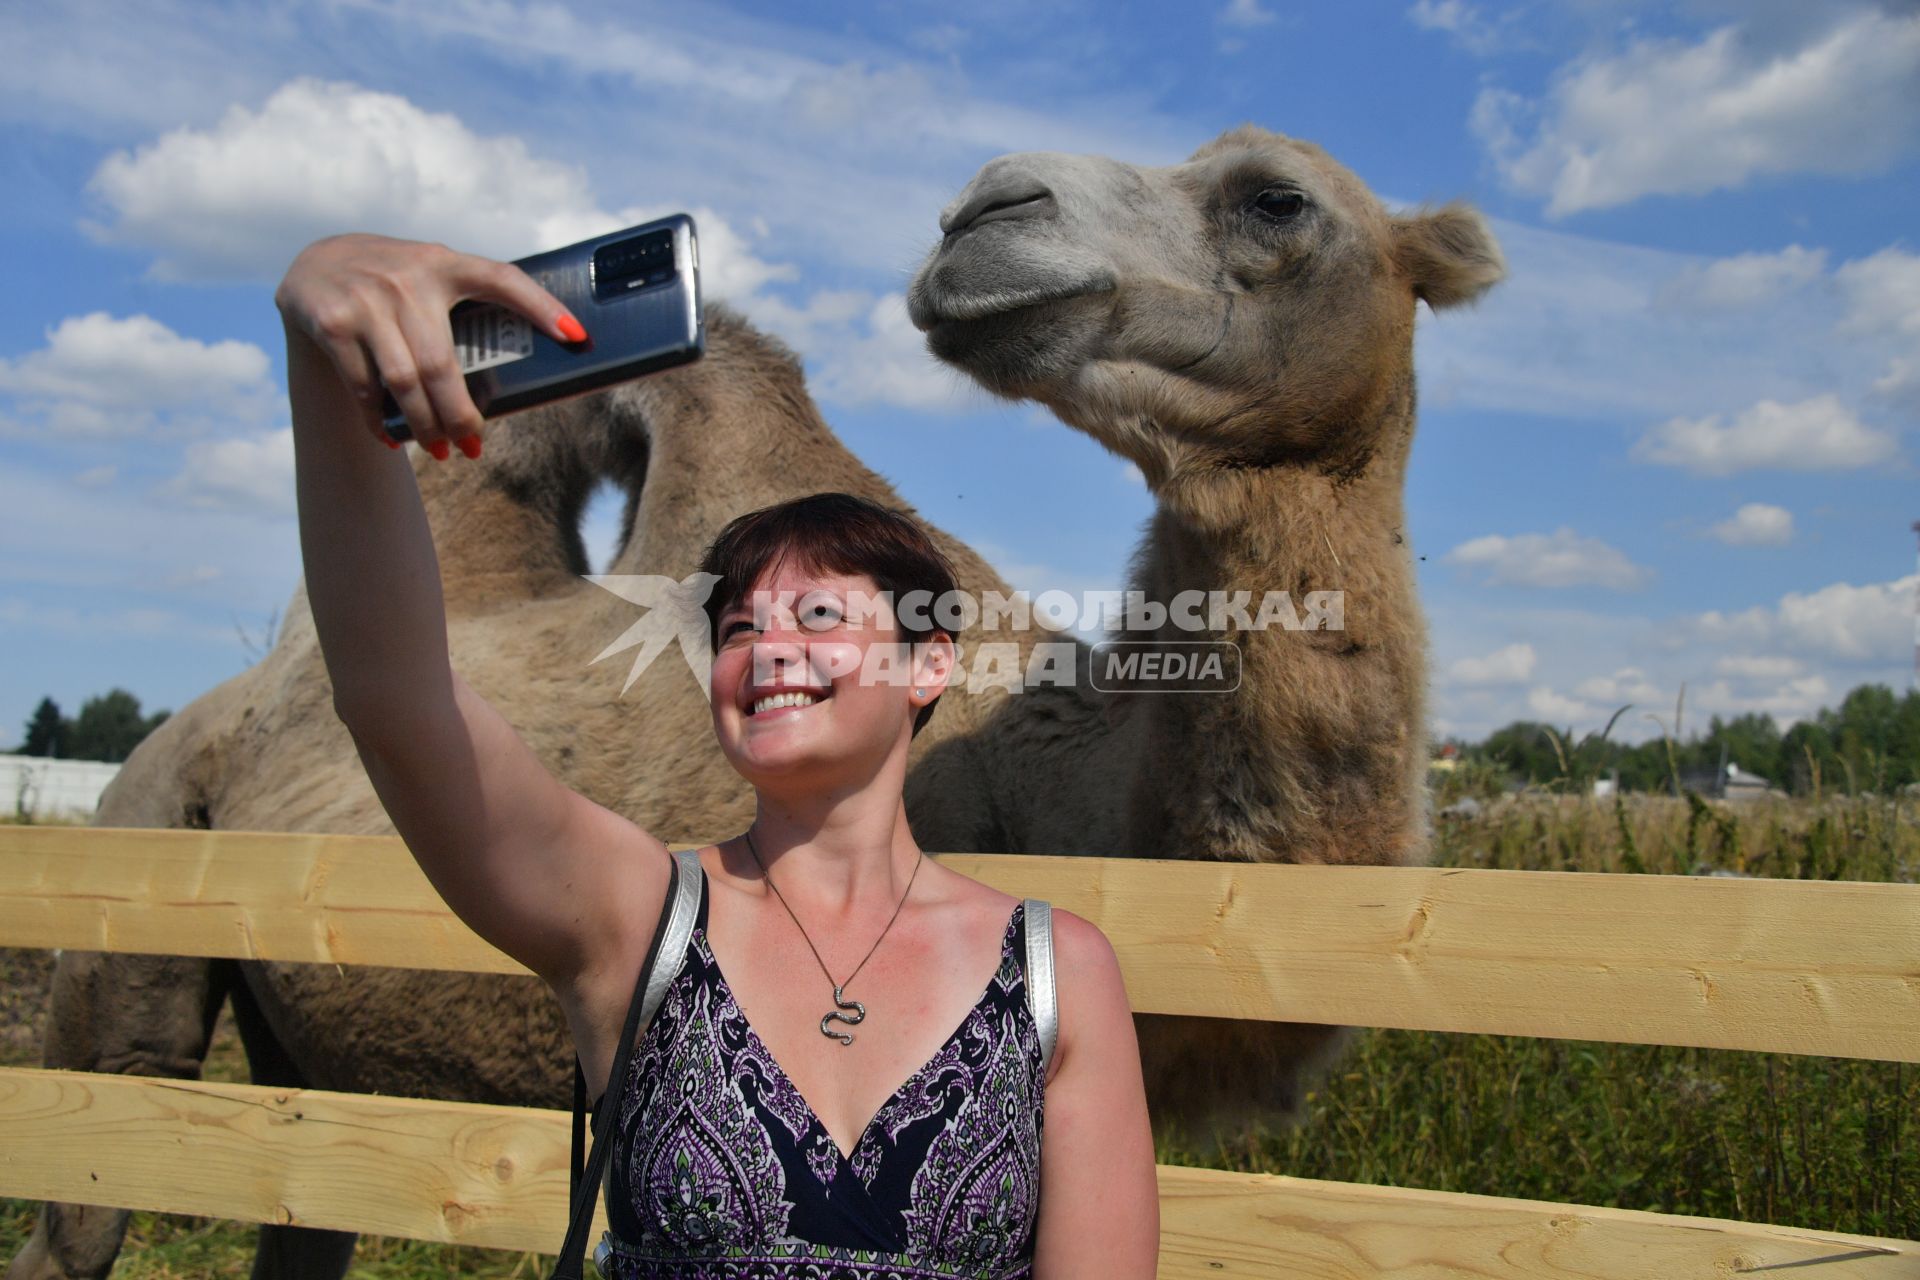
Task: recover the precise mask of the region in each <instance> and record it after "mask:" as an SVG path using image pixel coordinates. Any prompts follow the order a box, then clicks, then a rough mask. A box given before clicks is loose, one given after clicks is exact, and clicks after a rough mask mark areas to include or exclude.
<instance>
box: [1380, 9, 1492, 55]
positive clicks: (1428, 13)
mask: <svg viewBox="0 0 1920 1280" xmlns="http://www.w3.org/2000/svg"><path fill="white" fill-rule="evenodd" d="M1518 17H1519V13H1518V12H1517V11H1509V12H1507V13H1504V14H1501V15H1500V16H1499V17H1497V18H1489V17H1488V16H1487V14H1486V11H1485V10H1483V9H1482V8H1481V7H1480V6H1479V5H1475V4H1469V3H1467V0H1414V3H1413V5H1412V6H1411V7H1410V8H1408V10H1407V20H1408V21H1409V22H1411V23H1413V25H1414V26H1416V27H1419V28H1421V29H1422V30H1426V31H1444V32H1445V33H1446V34H1447V35H1448V36H1449V37H1450V38H1451V39H1452V40H1453V42H1454V43H1455V44H1457V45H1459V46H1460V47H1461V48H1462V49H1465V50H1466V51H1467V52H1468V53H1473V54H1480V55H1485V54H1490V53H1494V52H1497V51H1498V50H1500V49H1501V48H1502V47H1504V46H1506V45H1508V44H1510V43H1511V42H1512V41H1513V36H1512V29H1513V24H1514V22H1515V20H1516V19H1517V18H1518Z"/></svg>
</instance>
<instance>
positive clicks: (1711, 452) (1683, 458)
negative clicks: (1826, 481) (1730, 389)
mask: <svg viewBox="0 0 1920 1280" xmlns="http://www.w3.org/2000/svg"><path fill="white" fill-rule="evenodd" d="M1897 451H1898V446H1897V445H1896V444H1895V442H1894V439H1893V437H1892V436H1890V435H1888V434H1886V433H1885V432H1882V431H1876V430H1874V429H1873V428H1871V427H1869V426H1867V425H1865V424H1864V423H1862V422H1861V421H1860V419H1859V418H1857V417H1855V416H1854V413H1853V411H1852V410H1851V409H1849V408H1847V407H1846V406H1845V405H1843V404H1841V403H1840V398H1839V397H1838V396H1835V395H1822V396H1815V397H1814V398H1813V399H1811V400H1803V401H1801V402H1800V403H1798V404H1780V403H1778V402H1776V401H1773V400H1762V401H1761V402H1760V403H1758V404H1756V405H1754V406H1752V407H1751V408H1749V409H1745V410H1743V411H1741V413H1740V414H1739V416H1738V417H1736V418H1735V419H1734V420H1733V421H1732V422H1730V423H1728V424H1726V425H1725V426H1722V425H1721V422H1720V417H1719V415H1717V414H1713V415H1709V416H1707V417H1704V418H1673V419H1670V420H1668V421H1667V422H1664V423H1662V424H1661V425H1660V426H1657V427H1655V428H1653V430H1651V431H1649V432H1647V433H1646V434H1645V435H1644V436H1642V437H1641V438H1640V439H1639V440H1638V441H1636V442H1635V443H1634V446H1633V456H1634V457H1635V458H1636V459H1638V460H1640V461H1642V462H1656V463H1660V464H1661V465H1663V466H1670V467H1685V468H1686V469H1687V470H1689V471H1694V472H1698V473H1701V474H1703V475H1730V474H1732V473H1733V472H1735V471H1746V470H1750V469H1752V468H1755V467H1772V468H1778V469H1781V470H1786V471H1835V470H1847V469H1850V468H1854V467H1865V466H1871V465H1873V464H1874V463H1877V462H1884V461H1886V460H1887V459H1889V458H1891V457H1893V456H1894V454H1895V453H1896V452H1897Z"/></svg>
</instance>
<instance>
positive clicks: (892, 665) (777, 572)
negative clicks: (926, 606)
mask: <svg viewBox="0 0 1920 1280" xmlns="http://www.w3.org/2000/svg"><path fill="white" fill-rule="evenodd" d="M891 605H892V602H891V601H888V600H884V599H882V598H881V596H880V590H879V587H878V586H877V585H875V583H874V581H873V579H871V578H869V577H867V576H866V575H864V574H855V575H851V576H849V575H846V574H814V573H809V572H807V571H806V570H804V569H802V568H799V567H798V566H791V567H790V566H787V565H784V564H783V565H776V566H775V567H774V568H773V569H772V570H771V571H769V572H768V573H767V574H766V575H765V576H764V577H763V578H762V579H761V580H760V582H758V583H756V584H755V587H754V589H753V590H752V591H751V592H749V593H748V595H747V597H746V599H744V600H742V601H741V602H740V603H739V604H736V605H734V606H732V607H731V608H729V609H728V610H727V611H726V612H725V613H723V614H721V615H720V621H719V645H720V647H719V650H718V652H716V653H715V655H714V660H713V679H712V694H711V699H712V710H713V727H714V733H715V735H716V736H717V737H718V739H719V741H720V748H721V750H722V751H724V752H725V753H726V755H727V758H728V760H729V761H731V762H732V764H733V766H734V768H735V769H736V770H738V771H739V772H740V774H741V775H742V776H743V777H745V778H746V779H747V780H748V781H751V782H755V783H758V782H759V781H760V780H762V779H767V780H770V781H771V780H773V779H776V778H777V779H784V780H788V781H804V782H806V783H808V784H809V785H813V786H833V785H835V784H837V783H849V784H851V785H856V786H857V785H859V784H860V783H862V782H864V780H865V779H867V778H870V777H872V776H873V773H874V770H875V768H876V767H877V766H878V764H879V762H880V761H881V760H884V759H885V757H886V756H887V755H888V753H890V752H891V751H893V750H895V749H896V747H898V746H900V745H901V744H904V743H905V742H906V741H907V739H908V738H909V737H910V736H911V728H912V723H913V718H914V716H915V714H916V713H918V711H919V710H920V708H921V707H922V706H924V705H926V702H927V701H928V700H930V699H931V698H933V697H935V696H937V695H938V694H939V692H940V690H941V688H943V687H944V675H943V674H942V673H943V672H944V670H946V668H947V661H946V660H947V659H948V658H950V654H951V649H950V647H945V646H941V645H930V646H920V647H919V648H920V653H919V654H918V655H916V654H915V653H914V652H912V649H913V648H914V646H910V645H907V644H905V643H903V637H902V635H901V632H900V630H899V627H898V625H897V623H896V622H895V619H894V616H893V610H892V607H891ZM934 639H935V640H936V641H943V640H945V637H944V636H940V635H936V636H935V637H934ZM916 689H924V690H925V691H926V694H925V697H923V698H916V697H915V695H914V691H915V690H916Z"/></svg>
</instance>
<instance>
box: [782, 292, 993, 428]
mask: <svg viewBox="0 0 1920 1280" xmlns="http://www.w3.org/2000/svg"><path fill="white" fill-rule="evenodd" d="M746 310H747V314H748V315H749V316H751V317H752V318H753V319H754V320H755V321H757V322H759V323H761V324H764V325H765V326H766V327H767V328H768V329H770V330H772V331H773V332H774V333H776V334H778V335H780V336H781V337H782V338H785V339H786V340H787V341H788V342H789V343H791V344H792V345H793V346H794V348H795V349H796V350H798V351H799V352H800V353H801V354H802V355H803V356H805V357H806V358H807V362H808V365H809V366H810V367H809V370H808V378H807V382H808V386H809V388H810V389H811V390H812V392H813V393H814V395H816V396H818V397H819V398H820V399H822V400H824V401H827V402H829V403H832V404H842V405H864V404H889V405H897V406H899V407H901V408H905V409H916V410H932V411H956V410H961V409H967V408H978V407H979V406H980V404H981V403H982V401H984V400H985V398H986V393H985V392H983V391H980V390H979V389H978V388H977V387H975V386H974V385H973V384H972V383H971V382H969V381H967V380H966V379H965V378H963V377H961V375H959V374H958V373H956V372H954V371H953V370H951V369H949V368H947V367H946V366H945V365H943V364H940V363H939V362H938V361H936V360H935V359H934V358H933V357H932V356H931V355H930V354H928V352H927V346H926V339H925V337H924V336H923V335H922V334H921V333H920V331H919V330H918V329H915V328H914V327H913V322H912V321H911V320H909V319H908V318H907V307H906V298H905V295H904V294H900V293H885V294H880V295H875V294H871V293H867V292H865V291H863V290H857V289H854V290H846V289H841V290H836V289H824V290H820V291H819V292H816V293H815V294H814V295H813V296H812V297H811V298H809V299H808V301H807V302H806V303H805V304H804V305H802V306H794V305H793V304H791V303H789V302H787V301H785V300H784V299H781V298H776V297H763V298H755V299H752V300H751V301H750V302H749V303H748V305H747V307H746Z"/></svg>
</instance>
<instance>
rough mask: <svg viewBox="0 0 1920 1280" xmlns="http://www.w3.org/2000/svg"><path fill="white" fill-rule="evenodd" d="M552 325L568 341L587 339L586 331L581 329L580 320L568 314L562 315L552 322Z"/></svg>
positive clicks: (583, 340)
mask: <svg viewBox="0 0 1920 1280" xmlns="http://www.w3.org/2000/svg"><path fill="white" fill-rule="evenodd" d="M553 327H554V328H556V329H558V330H559V331H560V333H561V335H562V336H564V337H565V338H566V340H567V341H568V342H585V341H586V340H587V331H586V330H585V329H582V328H581V327H580V322H579V321H578V320H575V319H574V318H573V317H572V316H570V315H562V316H561V317H560V318H559V319H558V320H556V321H554V322H553Z"/></svg>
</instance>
